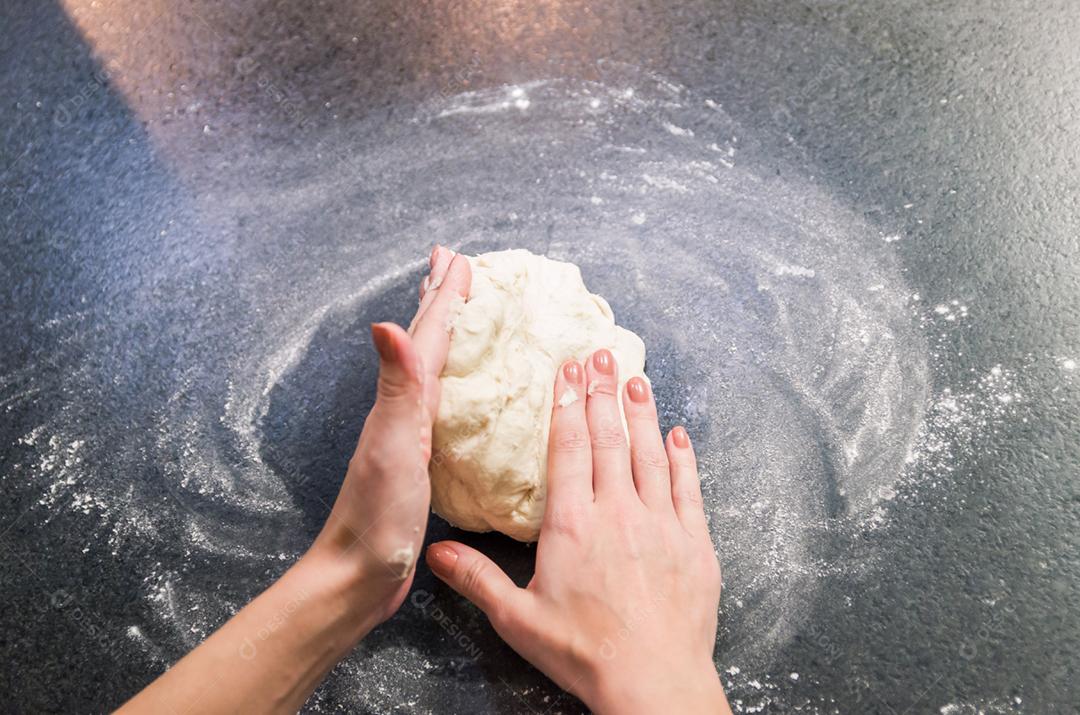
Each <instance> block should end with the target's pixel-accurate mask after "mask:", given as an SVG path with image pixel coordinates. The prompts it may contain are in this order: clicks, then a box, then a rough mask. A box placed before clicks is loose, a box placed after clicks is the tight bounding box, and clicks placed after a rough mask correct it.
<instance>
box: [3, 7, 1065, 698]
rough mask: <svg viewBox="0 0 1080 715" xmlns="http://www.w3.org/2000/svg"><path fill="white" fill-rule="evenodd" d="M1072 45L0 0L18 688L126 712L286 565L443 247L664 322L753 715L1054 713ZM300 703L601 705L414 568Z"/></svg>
mask: <svg viewBox="0 0 1080 715" xmlns="http://www.w3.org/2000/svg"><path fill="white" fill-rule="evenodd" d="M1077 36H1080V12H1078V11H1077V9H1076V8H1075V7H1072V6H1070V5H1069V4H1068V3H1048V4H1043V5H1038V4H1002V3H992V2H971V3H963V4H962V5H957V6H954V7H949V6H946V5H941V4H936V3H923V2H897V3H871V4H866V3H846V2H816V1H807V2H795V3H786V2H756V1H753V2H727V1H726V0H725V1H722V2H703V1H699V0H687V1H685V2H669V3H659V2H658V3H629V2H627V3H624V2H613V3H606V4H600V3H596V4H585V3H573V2H566V3H563V2H533V3H525V2H513V1H511V2H473V1H463V2H427V1H425V2H409V3H397V2H364V3H345V2H333V1H328V2H319V3H312V4H307V5H298V4H295V3H292V4H290V3H280V2H264V3H255V2H233V3H228V4H218V3H210V2H201V1H195V2H183V3H169V4H167V3H163V2H160V1H159V0H153V1H152V2H136V1H135V0H123V1H119V2H105V1H100V2H87V1H84V0H66V2H62V3H55V2H31V1H29V0H10V1H9V2H6V3H4V4H3V6H2V7H0V59H2V62H0V66H2V68H3V70H2V74H0V97H2V104H0V218H2V221H3V224H2V225H0V489H2V492H0V493H2V494H3V497H4V499H3V506H2V508H0V599H2V600H3V603H4V608H3V610H2V613H0V643H2V653H3V656H4V658H3V659H4V665H3V667H2V669H0V672H2V676H0V687H2V689H3V691H4V692H5V693H6V694H7V707H9V708H10V709H11V710H12V711H17V712H35V711H64V712H71V711H97V710H106V709H109V708H111V707H115V706H116V705H118V704H119V703H120V702H122V701H123V700H124V699H126V698H127V697H129V696H130V695H132V694H133V693H134V692H136V691H137V690H138V689H139V688H140V687H141V686H142V685H144V684H145V683H146V682H148V681H149V680H150V679H152V678H153V677H154V676H155V675H156V674H158V673H160V672H162V671H163V670H164V668H166V667H167V666H168V665H169V664H171V663H172V662H174V661H175V660H176V659H177V658H179V657H180V656H181V655H182V654H183V653H184V652H186V651H187V650H188V649H190V648H191V647H192V646H193V645H194V644H196V643H197V642H199V640H201V639H202V638H203V637H205V636H206V635H207V634H208V633H209V632H211V631H212V630H213V628H214V627H215V626H216V625H219V624H220V623H221V622H222V621H223V620H224V619H225V618H227V617H228V615H229V614H230V613H233V612H235V610H236V609H238V608H239V607H241V606H242V605H243V604H244V603H245V602H246V601H247V600H249V599H250V598H251V597H252V596H253V595H255V594H256V593H258V591H259V590H260V589H261V588H264V587H265V586H266V585H267V584H268V583H269V582H270V581H271V580H272V579H273V578H274V576H276V575H278V574H280V573H281V572H282V571H283V570H284V569H285V568H287V566H288V564H289V563H291V561H292V560H294V559H295V558H296V557H297V556H298V555H299V554H300V553H302V552H303V549H304V548H305V546H306V545H307V544H308V543H310V540H311V539H312V537H313V535H314V534H315V532H316V531H317V529H318V527H319V525H320V523H321V520H322V519H323V518H324V517H325V514H326V512H327V510H328V508H327V504H328V502H329V501H330V500H332V498H333V495H334V493H335V492H336V486H337V483H338V481H337V480H339V479H340V475H341V473H342V471H343V469H344V465H345V462H346V460H347V457H348V454H349V452H350V449H351V445H352V443H353V442H354V440H355V438H356V435H357V434H358V432H359V427H360V424H361V423H362V420H363V416H364V414H365V413H366V410H367V408H368V407H370V403H371V400H372V398H373V394H372V389H371V387H372V384H373V383H372V380H373V376H374V369H375V366H374V363H373V360H372V354H371V351H370V348H369V346H368V344H367V337H366V332H365V327H366V325H367V323H368V322H370V321H371V320H375V319H394V320H398V321H402V322H403V321H406V320H407V319H408V317H409V313H410V311H411V308H412V306H413V304H414V303H413V301H414V300H415V298H414V296H415V285H416V282H417V280H418V279H419V277H420V275H421V261H422V256H423V255H424V252H425V251H426V250H427V249H428V248H429V247H430V245H431V243H432V242H434V241H442V242H444V243H447V244H449V245H453V246H455V247H458V248H461V249H463V250H467V251H470V252H478V251H481V250H490V249H492V248H497V247H511V246H524V247H529V248H532V249H533V250H535V251H543V252H545V253H548V254H550V255H553V256H555V257H558V258H563V259H567V260H574V261H576V262H578V263H580V264H581V265H582V269H583V273H584V275H585V277H586V281H587V282H588V284H589V286H590V288H591V289H593V290H596V291H597V292H599V293H601V294H603V295H605V296H606V297H607V298H608V299H609V300H610V302H611V303H612V306H613V308H614V309H615V311H616V315H617V316H618V318H619V320H620V323H625V324H627V325H628V327H631V328H633V329H634V330H635V331H637V332H639V333H640V334H642V335H643V337H644V338H645V340H646V343H647V346H648V349H649V363H648V366H647V370H648V372H649V374H650V377H651V378H652V380H653V383H654V384H655V385H656V386H657V395H658V399H659V401H660V407H661V416H662V419H663V420H664V421H665V424H666V425H671V424H673V423H675V422H683V423H686V424H688V426H689V427H690V428H691V431H692V432H693V433H694V434H695V437H696V440H695V443H696V444H697V445H698V446H699V449H701V450H702V451H703V452H704V455H703V478H704V480H705V496H706V502H707V503H706V506H707V509H708V511H709V516H710V528H711V529H712V532H713V535H714V537H715V538H716V542H717V548H718V551H719V553H720V554H721V560H722V563H723V564H724V567H725V584H726V586H725V595H724V598H723V600H722V603H721V628H720V633H719V635H718V639H717V647H716V652H715V659H716V662H717V665H718V667H719V668H720V669H721V670H722V671H723V673H724V681H725V684H726V685H727V686H728V690H729V694H730V698H731V700H732V701H733V705H734V706H735V709H736V710H737V711H741V712H756V711H760V710H764V711H768V712H789V711H800V712H881V713H904V712H911V713H915V712H934V713H937V712H942V713H975V712H991V713H997V712H1037V713H1041V712H1071V711H1074V710H1075V709H1077V707H1080V690H1078V687H1077V685H1076V682H1077V676H1078V670H1080V659H1078V656H1077V653H1078V652H1080V615H1078V614H1080V581H1078V577H1080V562H1078V558H1077V554H1078V553H1080V551H1078V546H1080V544H1078V541H1080V523H1078V522H1080V486H1078V484H1080V482H1078V481H1077V479H1078V474H1080V439H1078V438H1080V370H1078V368H1077V364H1078V363H1080V328H1078V326H1080V314H1078V309H1077V305H1080V255H1078V252H1080V239H1078V236H1080V207H1078V204H1077V188H1078V187H1077V179H1076V177H1077V176H1080V150H1078V149H1077V147H1080V99H1078V97H1080V50H1078V49H1077V48H1078V45H1077V42H1076V37H1077ZM429 532H430V533H429V539H432V538H440V537H442V536H444V535H446V534H447V533H450V532H452V530H451V529H450V528H449V527H448V526H447V525H446V524H445V523H443V522H441V521H440V520H438V519H433V520H432V525H431V528H430V530H429ZM456 536H458V537H461V538H465V539H468V540H469V541H470V542H472V543H474V544H478V545H479V546H480V547H481V548H485V549H487V550H489V551H490V552H491V553H493V554H494V555H495V557H496V558H497V560H499V561H500V562H501V563H503V564H504V565H505V566H506V568H507V569H508V570H510V572H511V573H512V575H513V576H514V577H515V578H516V579H518V580H522V581H523V580H527V578H528V575H529V573H530V569H531V554H532V552H531V550H530V549H529V548H528V547H523V546H521V545H518V544H516V543H513V542H511V541H510V540H508V539H505V538H502V537H498V536H494V535H482V536H478V535H462V534H456ZM207 687H219V685H218V684H208V685H207ZM308 707H309V708H310V709H311V710H312V711H350V712H403V713H405V712H522V713H528V712H577V711H580V710H581V705H580V704H579V703H577V702H576V701H574V700H573V699H572V698H569V697H568V696H564V695H562V694H561V693H560V692H559V691H558V689H557V688H555V687H554V686H553V685H551V684H550V683H549V682H548V681H547V680H546V679H545V678H544V677H543V676H542V675H540V674H539V673H537V672H536V671H534V670H533V669H531V668H530V667H529V666H528V665H527V664H525V663H524V662H523V661H521V660H520V659H519V658H518V657H517V656H516V655H514V654H513V652H512V651H510V650H509V649H508V648H507V647H506V646H505V645H502V644H501V642H500V641H499V640H498V638H497V637H496V636H495V635H494V633H493V632H492V631H491V629H490V627H489V626H488V625H487V624H486V622H485V621H484V619H483V617H482V616H481V615H480V614H478V613H477V612H476V610H475V609H473V608H472V607H471V606H469V605H468V604H466V603H464V602H462V601H461V600H460V599H458V598H457V597H456V596H454V595H453V594H452V593H450V592H449V591H448V590H446V589H445V588H443V587H442V586H440V585H439V584H438V583H437V582H436V580H435V579H434V578H433V577H432V576H431V575H430V573H427V572H426V571H425V570H421V572H420V573H419V574H418V576H417V581H416V586H415V590H414V593H413V594H412V595H411V596H410V597H409V598H408V599H407V601H406V605H405V606H404V607H403V609H402V611H401V613H399V614H398V615H397V616H395V618H394V619H393V620H392V621H390V622H389V623H388V624H386V625H385V626H384V627H382V628H380V629H379V630H378V631H376V632H375V633H374V634H373V635H372V636H371V637H370V638H369V640H368V641H366V642H365V643H364V644H363V646H362V647H361V648H360V649H359V650H358V651H357V652H356V653H355V654H354V655H353V656H352V657H350V658H349V659H348V660H347V661H345V662H344V663H343V664H342V665H341V666H340V667H339V668H338V669H337V670H336V671H335V672H334V673H333V674H332V675H331V676H330V678H329V679H328V680H327V682H326V683H325V684H324V686H323V687H322V688H320V690H319V691H318V692H317V693H316V695H315V696H314V697H313V699H312V701H311V702H310V703H309V705H308Z"/></svg>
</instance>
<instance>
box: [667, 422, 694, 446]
mask: <svg viewBox="0 0 1080 715" xmlns="http://www.w3.org/2000/svg"><path fill="white" fill-rule="evenodd" d="M671 440H672V441H673V442H674V443H675V446H676V447H678V448H679V449H686V448H687V447H689V446H690V435H688V434H687V433H686V429H685V428H683V427H682V426H679V427H676V428H675V429H673V430H671Z"/></svg>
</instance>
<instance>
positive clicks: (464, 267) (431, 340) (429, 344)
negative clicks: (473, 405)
mask: <svg viewBox="0 0 1080 715" xmlns="http://www.w3.org/2000/svg"><path fill="white" fill-rule="evenodd" d="M471 283H472V272H471V271H470V269H469V261H468V259H466V258H465V256H462V255H455V256H454V257H453V258H452V259H450V261H449V263H448V265H447V268H446V275H445V277H444V280H443V282H442V283H441V285H440V287H439V288H429V289H428V294H427V296H426V297H425V300H427V299H430V304H429V305H428V307H427V309H426V310H424V312H423V313H422V314H421V315H419V317H418V318H417V319H416V321H415V322H414V324H413V328H412V336H413V344H414V345H415V347H416V353H417V355H419V357H420V365H421V370H422V371H423V380H424V403H425V405H426V406H427V409H428V414H429V415H434V414H435V413H436V412H437V410H438V405H439V376H440V375H441V374H442V371H443V367H444V366H445V365H446V353H447V351H448V350H449V349H450V332H451V327H452V325H451V324H452V323H453V319H454V314H455V312H456V311H458V310H460V309H461V306H462V305H463V304H464V301H465V299H466V298H467V297H468V295H469V286H470V284H471Z"/></svg>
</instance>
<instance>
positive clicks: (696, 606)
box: [427, 350, 730, 713]
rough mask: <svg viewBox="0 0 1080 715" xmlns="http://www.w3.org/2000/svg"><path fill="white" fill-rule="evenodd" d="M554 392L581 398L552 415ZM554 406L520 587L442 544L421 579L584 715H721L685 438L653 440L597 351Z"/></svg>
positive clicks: (715, 581) (473, 555)
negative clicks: (482, 620) (437, 583)
mask: <svg viewBox="0 0 1080 715" xmlns="http://www.w3.org/2000/svg"><path fill="white" fill-rule="evenodd" d="M566 390H573V391H574V393H575V394H576V395H578V397H579V398H581V399H578V400H575V401H570V402H569V404H565V403H566V402H567V401H565V400H563V401H561V402H562V404H565V406H560V398H561V397H562V396H563V395H564V394H565V392H566ZM619 399H622V401H623V405H624V408H625V412H626V420H627V424H628V428H629V434H630V441H629V442H630V443H629V444H627V440H626V438H625V434H624V431H623V423H622V419H621V417H620V414H619V407H618V402H617V400H619ZM554 402H555V407H554V409H553V413H552V417H551V431H550V438H549V450H548V495H547V506H546V510H545V514H544V522H543V525H542V527H541V532H540V541H539V544H538V547H537V555H536V573H535V575H534V576H533V579H532V581H530V583H529V585H528V587H527V588H518V587H517V586H516V585H515V584H514V583H513V582H512V581H511V580H510V578H509V577H508V576H507V575H506V574H505V573H504V572H503V571H502V569H500V568H499V567H498V566H497V565H495V564H494V563H493V562H492V561H491V560H490V559H488V558H487V557H486V556H484V555H483V554H481V553H480V552H478V551H476V550H475V549H472V548H470V547H468V546H465V545H464V544H461V543H458V542H454V541H443V542H439V543H436V544H432V545H431V547H430V548H429V549H428V554H427V559H428V563H429V564H430V566H431V569H432V570H433V571H434V572H435V574H436V575H437V576H439V577H440V578H442V579H443V580H444V581H446V582H447V583H448V584H449V585H450V586H451V587H452V588H454V589H455V590H456V591H458V592H459V593H461V594H462V595H463V596H465V597H466V598H468V599H469V600H470V601H472V602H473V603H475V604H476V605H477V606H479V607H480V608H481V609H483V611H484V612H485V613H486V614H487V616H488V618H489V619H490V620H491V623H492V625H493V626H494V627H495V630H496V631H497V632H498V633H499V635H500V636H501V637H502V638H503V639H504V640H506V642H507V643H508V644H510V646H511V647H512V648H513V649H514V650H516V651H517V652H518V653H520V654H521V655H522V656H523V657H524V658H525V659H526V660H528V661H529V662H530V663H532V664H533V665H535V666H536V667H537V668H539V669H540V670H542V671H543V672H544V673H546V674H547V675H548V676H549V677H550V678H551V679H552V680H554V681H555V682H556V683H558V684H559V685H560V686H561V687H562V688H564V689H565V690H567V691H569V692H571V693H573V694H574V695H577V696H578V697H579V698H581V699H582V700H583V701H584V702H585V703H586V704H587V705H588V706H589V707H590V708H592V709H593V710H594V711H596V712H600V713H604V712H620V713H629V712H642V713H652V712H658V711H661V710H667V711H673V712H680V713H682V712H686V713H696V712H712V713H716V712H720V713H730V709H729V708H728V705H727V701H726V699H725V697H724V693H723V689H722V687H721V685H720V679H719V677H718V676H717V673H716V669H715V666H714V664H713V660H712V651H713V644H714V641H715V638H716V617H717V607H718V605H719V600H720V566H719V564H718V562H717V558H716V554H715V552H714V550H713V544H712V540H711V538H710V536H709V531H708V528H707V525H706V521H705V514H704V511H703V509H702V501H701V488H700V484H699V482H698V475H697V466H696V463H695V459H694V450H693V448H692V447H691V445H690V440H689V437H688V436H687V434H686V430H684V429H683V428H682V427H676V428H675V429H673V430H672V431H671V433H669V434H668V437H667V440H666V442H665V441H664V440H663V439H662V438H661V436H660V429H659V426H658V424H657V416H656V405H655V402H654V401H653V396H652V391H651V390H650V389H649V386H648V384H647V383H646V382H645V381H644V380H642V379H641V378H637V377H635V378H632V379H631V380H629V381H628V382H627V384H626V388H625V390H624V394H623V395H619V394H618V366H617V365H616V364H615V359H614V357H613V356H612V354H611V353H610V352H609V351H607V350H600V351H598V352H596V353H595V354H593V355H592V357H591V358H590V359H589V360H588V361H587V362H586V364H585V365H584V366H583V365H581V364H579V363H577V362H574V361H571V362H568V363H566V364H565V365H563V366H562V368H561V369H560V370H559V373H558V376H557V377H556V380H555V400H554Z"/></svg>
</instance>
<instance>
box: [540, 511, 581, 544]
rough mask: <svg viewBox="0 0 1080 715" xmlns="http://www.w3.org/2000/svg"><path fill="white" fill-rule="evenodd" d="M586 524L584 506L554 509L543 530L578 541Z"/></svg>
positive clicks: (545, 520) (545, 521)
mask: <svg viewBox="0 0 1080 715" xmlns="http://www.w3.org/2000/svg"><path fill="white" fill-rule="evenodd" d="M584 522H585V509H584V507H583V506H582V505H572V506H562V507H552V509H551V511H550V512H549V514H548V516H547V518H546V519H544V523H543V526H542V527H541V528H543V529H550V531H551V532H553V533H555V534H558V535H560V536H568V537H570V538H575V539H576V538H577V537H579V536H580V535H581V532H582V527H583V525H584Z"/></svg>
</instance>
